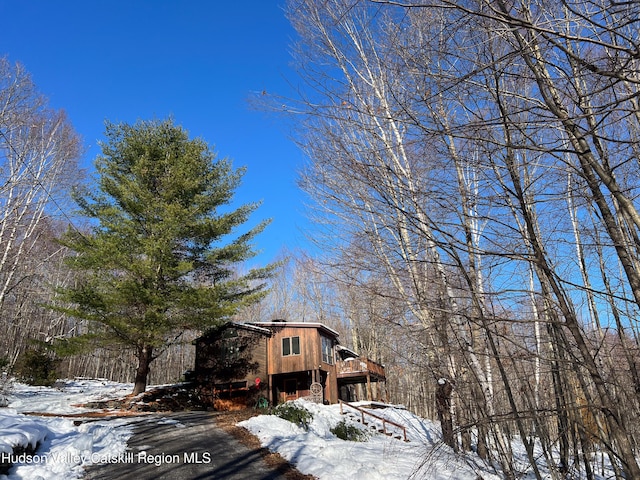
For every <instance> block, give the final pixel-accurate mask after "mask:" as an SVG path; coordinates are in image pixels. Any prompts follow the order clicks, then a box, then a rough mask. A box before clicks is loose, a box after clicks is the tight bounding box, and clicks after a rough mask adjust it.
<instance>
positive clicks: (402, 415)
mask: <svg viewBox="0 0 640 480" xmlns="http://www.w3.org/2000/svg"><path fill="white" fill-rule="evenodd" d="M294 403H296V404H297V405H298V406H300V407H302V408H305V409H307V410H308V411H310V412H311V413H312V414H313V420H312V421H311V423H310V425H309V429H308V430H304V429H303V428H301V427H298V426H297V425H294V424H293V423H291V422H289V421H287V420H283V419H281V418H279V417H277V416H275V415H261V416H257V417H253V418H250V419H249V420H245V421H243V422H240V423H239V424H238V425H239V426H241V427H244V428H246V429H247V430H249V431H250V432H251V433H253V434H254V435H256V436H257V437H258V438H259V439H260V441H261V443H262V446H264V447H266V448H268V449H269V450H271V451H275V452H278V453H279V454H280V455H281V456H282V457H283V458H285V459H286V460H287V461H289V462H290V463H292V464H294V465H295V466H296V468H297V469H298V470H300V471H301V472H302V473H305V474H311V475H314V476H315V477H317V478H318V479H320V480H325V479H326V480H353V479H355V478H366V479H367V480H369V479H370V480H378V479H379V480H406V479H409V478H421V479H430V480H475V479H476V478H478V475H479V474H481V475H482V478H484V479H485V480H498V479H500V478H501V476H499V475H497V474H495V473H492V472H491V471H489V469H488V468H487V467H486V466H484V465H482V464H481V463H480V462H479V461H478V462H477V464H474V463H472V462H469V460H466V459H463V458H460V457H459V456H457V455H455V454H454V453H453V452H452V451H449V450H448V449H446V448H444V447H442V446H440V443H439V438H440V434H439V431H438V429H437V427H436V425H435V424H433V423H432V422H427V421H425V420H424V419H421V418H419V417H417V416H415V415H413V414H411V413H410V412H408V411H407V410H405V409H403V408H401V407H398V406H388V407H386V408H376V409H375V410H369V411H371V412H372V413H374V414H375V415H378V416H382V417H384V418H386V419H387V420H391V421H394V422H396V423H399V424H402V425H404V426H405V427H406V428H407V437H408V439H409V440H410V441H409V442H404V441H403V439H402V438H400V439H398V438H395V437H396V436H402V434H401V433H400V432H399V431H398V430H397V429H395V428H394V427H392V426H390V425H388V424H387V426H388V428H389V430H391V431H392V432H393V433H395V434H399V435H392V436H387V435H384V434H382V433H379V432H377V430H374V429H373V428H369V427H371V426H373V425H376V427H380V426H381V422H379V421H373V420H374V419H373V418H369V419H370V420H372V422H371V423H370V424H369V426H367V427H365V426H363V425H362V424H361V423H359V422H357V421H356V418H360V414H359V413H357V412H355V410H351V411H349V409H348V407H345V410H344V411H345V413H346V414H345V415H342V414H340V406H339V405H318V404H315V403H312V402H308V401H305V400H296V401H295V402H294ZM347 412H348V413H347ZM351 412H355V413H357V414H352V413H351ZM343 420H345V421H346V422H348V423H349V424H351V425H354V426H356V427H357V428H360V429H362V430H365V431H366V432H367V434H368V439H367V440H366V441H363V442H352V441H345V440H341V439H339V438H338V437H336V436H335V435H334V434H333V433H331V429H332V428H333V427H335V426H336V425H337V424H338V423H340V422H341V421H343ZM429 452H433V454H432V455H428V453H429Z"/></svg>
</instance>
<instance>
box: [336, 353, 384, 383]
mask: <svg viewBox="0 0 640 480" xmlns="http://www.w3.org/2000/svg"><path fill="white" fill-rule="evenodd" d="M337 367H338V375H340V374H346V375H350V374H358V373H362V374H365V373H369V374H371V375H375V376H377V377H381V378H385V374H384V367H383V366H382V365H380V364H379V363H377V362H374V361H373V360H370V359H368V358H362V357H359V358H353V359H351V360H340V361H339V362H338V363H337Z"/></svg>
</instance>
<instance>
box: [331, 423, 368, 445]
mask: <svg viewBox="0 0 640 480" xmlns="http://www.w3.org/2000/svg"><path fill="white" fill-rule="evenodd" d="M331 433H333V434H334V435H335V436H336V437H338V438H340V439H342V440H347V441H349V442H364V441H366V440H367V432H364V431H362V430H360V429H359V428H358V427H356V426H355V425H351V424H350V423H347V422H346V421H345V420H342V421H341V422H340V423H338V425H336V426H335V427H333V428H332V429H331Z"/></svg>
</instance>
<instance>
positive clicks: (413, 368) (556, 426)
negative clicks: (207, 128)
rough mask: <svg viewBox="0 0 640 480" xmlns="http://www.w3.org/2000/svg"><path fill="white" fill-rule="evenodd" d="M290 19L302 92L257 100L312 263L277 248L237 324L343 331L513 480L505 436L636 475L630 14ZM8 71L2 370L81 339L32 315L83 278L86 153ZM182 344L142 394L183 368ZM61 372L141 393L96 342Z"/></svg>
mask: <svg viewBox="0 0 640 480" xmlns="http://www.w3.org/2000/svg"><path fill="white" fill-rule="evenodd" d="M287 9H288V13H289V16H290V20H291V22H292V24H293V25H294V27H295V28H296V30H297V32H298V38H297V41H296V44H295V45H294V59H295V60H294V62H295V64H296V66H297V67H298V73H299V75H300V77H301V78H302V79H303V80H304V86H303V87H301V88H300V96H299V97H298V98H294V99H291V98H279V97H277V96H275V95H260V96H258V97H257V98H255V102H256V104H258V105H259V106H260V108H266V109H270V110H272V111H274V112H275V113H276V114H278V112H279V114H281V115H282V118H283V121H284V122H287V121H289V122H291V123H292V124H293V125H294V126H295V131H294V138H295V139H296V141H297V142H298V144H299V145H300V147H301V148H302V149H303V150H304V152H305V153H306V155H307V158H308V163H307V165H306V166H305V167H304V168H303V170H302V171H301V174H300V186H301V188H303V189H304V190H305V191H306V192H307V193H308V194H309V196H310V198H311V199H312V200H313V203H312V207H313V210H312V212H311V215H312V216H313V218H314V219H315V220H316V224H317V227H318V229H317V231H314V232H313V238H314V240H315V241H316V242H317V246H318V251H319V252H321V253H319V254H314V255H313V256H310V255H307V254H305V253H304V252H283V268H282V269H281V270H280V272H279V274H278V275H277V276H276V277H274V279H273V281H272V285H271V291H270V294H269V295H268V296H267V297H266V298H265V299H264V300H263V301H262V302H261V303H258V304H255V305H253V306H252V307H250V308H248V309H246V310H244V311H242V312H240V313H239V314H238V315H237V317H236V318H235V319H236V320H240V321H243V320H246V321H259V320H272V319H276V318H283V319H290V320H295V321H314V322H315V321H317V322H322V323H325V324H327V325H329V326H330V327H332V328H335V329H336V330H338V331H339V332H340V334H341V339H342V341H343V342H344V343H346V344H347V345H348V346H350V347H351V348H353V349H355V350H356V351H358V352H359V353H361V354H362V355H366V356H369V357H371V358H372V359H374V360H377V361H379V362H381V363H383V364H384V365H385V366H386V369H387V378H388V381H387V390H388V392H387V397H388V398H387V400H388V401H390V402H393V403H402V404H405V405H407V407H408V408H410V409H411V410H412V411H414V412H416V413H418V414H420V415H423V416H425V417H428V418H434V419H438V420H439V421H440V422H441V425H442V432H443V439H444V441H445V442H446V443H447V444H448V445H449V446H450V447H452V448H454V449H460V450H470V449H475V450H476V451H477V452H478V453H479V454H480V456H482V457H484V458H492V459H494V460H496V462H497V463H498V464H499V465H500V468H501V469H502V471H503V473H504V475H505V478H516V476H517V471H516V467H515V466H514V464H513V458H512V454H511V450H510V448H511V447H510V441H511V439H512V438H513V436H514V435H518V436H519V437H520V438H521V439H522V441H523V442H524V443H525V447H526V448H527V451H528V453H529V455H530V460H531V462H532V465H534V466H535V464H536V461H537V459H536V458H534V453H533V445H534V442H539V444H540V445H542V451H543V455H544V456H545V457H546V460H547V462H548V463H549V464H552V465H555V469H554V470H553V476H554V478H564V477H565V476H566V475H567V474H568V473H569V472H570V471H578V470H579V471H581V472H583V474H584V475H586V477H587V478H594V475H595V472H596V471H597V465H595V464H594V462H593V460H592V458H593V457H592V456H591V452H593V450H594V449H596V448H597V449H599V450H601V451H603V452H604V453H605V454H607V455H608V456H609V457H610V460H611V462H612V464H613V465H614V466H615V468H616V471H617V475H618V476H619V477H620V478H640V467H639V465H638V461H637V451H638V450H637V448H638V442H639V441H640V423H639V422H638V418H640V415H639V413H640V372H639V368H640V366H639V365H638V358H639V355H638V354H639V347H640V343H639V337H638V333H639V332H638V328H639V325H638V313H639V308H640V211H639V209H638V195H639V193H640V175H639V173H640V143H639V142H640V106H639V105H638V101H639V95H640V34H639V32H640V30H639V24H640V4H638V3H637V2H610V1H598V0H596V1H575V2H574V1H565V0H562V1H555V2H548V1H544V0H540V1H533V2H529V1H523V2H520V1H518V0H515V1H511V2H507V1H503V0H499V1H491V2H489V1H481V0H480V1H462V2H448V1H442V2H441V1H435V2H405V1H398V2H390V1H356V0H351V1H348V0H326V1H318V0H299V1H290V2H289V3H288V6H287ZM0 68H1V71H0V77H1V79H0V82H2V83H1V84H0V87H1V88H0V130H1V132H2V135H1V136H0V142H1V143H2V145H1V146H0V151H1V152H2V157H1V158H0V160H1V161H2V170H1V172H0V173H1V179H2V182H1V185H0V202H1V205H2V209H1V213H0V214H1V217H0V222H1V223H0V282H1V283H0V305H1V310H0V322H1V323H2V328H3V331H4V332H5V335H3V336H2V338H1V339H0V355H3V356H4V357H5V358H6V359H7V360H8V361H9V362H10V363H13V362H14V361H15V360H17V359H18V358H19V357H20V354H21V352H22V351H24V350H25V349H26V348H27V346H28V345H30V342H31V341H32V340H33V339H37V340H39V341H43V342H47V341H49V340H50V339H51V338H54V337H56V336H60V335H72V334H73V332H74V329H78V328H81V326H79V325H77V324H75V323H74V321H73V319H69V318H65V317H62V316H59V315H57V314H55V313H53V312H52V311H50V310H47V309H45V308H43V307H42V305H43V304H46V303H48V302H49V301H50V300H51V297H50V295H51V286H56V285H63V284H65V283H67V282H73V278H72V277H71V276H70V275H69V272H68V271H66V270H65V268H64V267H63V264H62V260H63V258H64V257H65V255H67V252H65V250H64V249H61V248H60V247H59V246H58V245H57V244H56V243H55V242H54V241H53V240H52V239H53V237H55V236H56V234H58V233H59V231H60V229H62V228H66V225H67V224H68V223H69V222H71V221H73V222H77V220H76V219H72V218H70V217H71V213H69V212H71V211H72V210H71V207H70V206H68V205H67V203H66V202H67V200H65V199H66V198H67V197H66V196H65V194H66V192H67V188H68V187H69V186H70V185H71V184H72V183H73V182H75V181H77V180H79V179H78V173H77V172H78V171H77V165H76V163H75V162H76V161H77V160H76V159H77V156H78V150H79V148H80V146H79V142H78V139H77V138H76V137H75V136H74V133H73V131H72V130H71V129H70V127H69V126H68V123H67V122H66V119H65V118H64V116H63V115H62V114H60V113H58V112H52V111H50V110H47V108H46V106H45V103H44V102H43V100H42V98H41V97H40V96H38V95H37V94H36V93H35V90H34V87H33V85H31V84H30V83H29V80H28V77H27V76H26V73H25V72H22V71H20V70H19V69H18V70H14V67H13V66H12V65H9V64H8V63H7V62H4V63H2V64H0ZM292 120H293V121H292ZM60 212H65V214H64V215H62V216H61V214H60ZM241 268H242V267H241V266H239V269H241ZM194 335H197V332H184V334H183V335H182V336H181V337H180V342H177V343H175V344H174V345H173V346H172V347H171V348H169V349H167V351H166V352H165V353H164V354H163V355H162V356H161V357H160V358H159V359H158V360H157V362H156V364H155V365H154V368H153V370H152V373H151V382H152V383H164V382H170V381H176V380H178V379H180V376H181V374H182V373H183V372H184V371H185V370H187V369H189V368H190V367H191V366H192V347H191V345H190V341H191V340H192V338H193V336H194ZM61 372H63V375H70V376H71V375H85V376H106V377H108V378H111V379H114V380H130V375H131V360H130V359H129V358H127V353H126V352H125V353H122V352H116V351H113V352H112V351H106V350H100V351H96V352H94V354H92V355H89V356H83V357H79V358H71V359H66V360H64V362H63V363H62V364H61ZM534 470H535V467H534ZM534 474H535V475H536V476H537V477H540V474H539V472H537V471H535V472H534Z"/></svg>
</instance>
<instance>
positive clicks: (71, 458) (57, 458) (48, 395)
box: [0, 380, 132, 480]
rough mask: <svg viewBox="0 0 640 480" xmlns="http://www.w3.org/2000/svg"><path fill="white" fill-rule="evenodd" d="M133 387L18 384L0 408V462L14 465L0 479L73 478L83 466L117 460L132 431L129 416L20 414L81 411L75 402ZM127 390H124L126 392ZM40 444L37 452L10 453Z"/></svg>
mask: <svg viewBox="0 0 640 480" xmlns="http://www.w3.org/2000/svg"><path fill="white" fill-rule="evenodd" d="M131 388H132V385H126V384H116V383H114V382H107V381H105V380H93V381H92V380H76V381H69V382H67V383H65V384H64V385H61V388H59V389H54V388H46V387H30V386H27V385H22V384H16V385H15V386H14V389H13V392H12V394H11V395H10V396H9V402H10V403H9V405H10V407H9V408H0V460H2V461H0V463H5V464H6V463H12V464H13V465H14V466H13V468H12V469H11V470H10V471H9V475H8V476H6V475H0V479H6V480H18V479H29V480H32V479H40V480H71V479H76V478H82V476H83V474H84V467H86V466H88V465H91V464H92V463H104V462H107V461H109V460H112V459H117V458H118V456H120V455H123V454H124V452H125V450H126V445H127V440H128V439H129V437H130V436H131V435H132V428H131V427H130V426H129V422H130V420H128V419H114V420H99V421H86V422H84V423H81V424H80V425H76V424H75V423H74V421H73V420H70V419H68V418H60V417H54V416H46V417H40V416H34V415H25V414H23V413H21V412H40V413H47V414H51V413H58V414H66V413H82V412H87V411H90V409H87V408H80V407H77V406H75V407H74V405H77V404H80V403H85V402H88V401H97V400H102V399H105V398H115V397H118V396H123V395H124V394H128V393H129V392H130V391H131ZM125 391H126V393H123V392H125ZM36 446H37V447H38V449H37V451H36V454H35V455H25V454H14V448H16V447H18V448H22V449H24V448H27V447H31V449H33V448H35V447H36Z"/></svg>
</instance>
